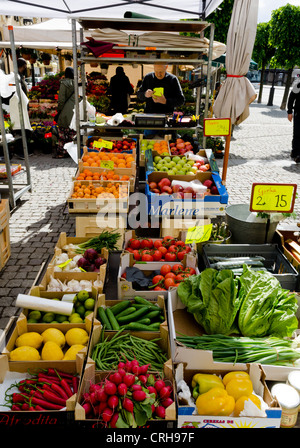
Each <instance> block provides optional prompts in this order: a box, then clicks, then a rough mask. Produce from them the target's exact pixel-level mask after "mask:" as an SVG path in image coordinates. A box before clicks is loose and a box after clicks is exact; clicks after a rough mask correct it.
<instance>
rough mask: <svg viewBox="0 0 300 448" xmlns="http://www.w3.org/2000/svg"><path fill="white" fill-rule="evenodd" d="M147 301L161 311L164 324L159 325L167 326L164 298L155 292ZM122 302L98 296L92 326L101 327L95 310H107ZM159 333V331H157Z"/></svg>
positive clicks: (102, 295)
mask: <svg viewBox="0 0 300 448" xmlns="http://www.w3.org/2000/svg"><path fill="white" fill-rule="evenodd" d="M147 300H149V302H151V303H153V304H157V305H158V307H159V308H162V309H163V314H164V317H165V320H164V322H162V323H161V325H163V326H167V325H168V323H167V311H166V307H165V298H164V296H162V295H158V294H157V292H156V291H153V298H151V299H150V298H149V299H147ZM120 302H123V300H106V299H105V295H104V294H100V295H99V297H98V300H97V303H96V307H95V314H94V325H101V322H100V321H99V319H98V313H97V310H98V308H99V307H100V306H102V307H104V308H107V307H111V306H113V305H117V304H118V303H120ZM131 302H132V304H133V306H134V303H135V302H134V299H133V298H132V301H131ZM141 319H142V317H141ZM105 331H107V332H108V333H110V332H111V331H113V330H108V329H106V330H105ZM151 333H153V331H151ZM158 333H159V331H158Z"/></svg>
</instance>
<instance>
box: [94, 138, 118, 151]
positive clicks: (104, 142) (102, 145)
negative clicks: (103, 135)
mask: <svg viewBox="0 0 300 448" xmlns="http://www.w3.org/2000/svg"><path fill="white" fill-rule="evenodd" d="M93 147H94V148H107V149H112V147H113V142H110V141H108V140H102V139H100V140H97V141H94V142H93Z"/></svg>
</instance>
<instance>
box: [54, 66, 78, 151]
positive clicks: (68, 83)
mask: <svg viewBox="0 0 300 448" xmlns="http://www.w3.org/2000/svg"><path fill="white" fill-rule="evenodd" d="M74 107H75V90H74V69H73V68H72V67H67V68H66V70H65V77H64V78H63V79H62V80H61V81H60V87H59V92H58V107H57V112H58V114H59V116H58V119H57V125H58V146H57V154H56V158H58V159H61V158H63V157H68V153H67V151H66V150H65V149H64V145H65V144H66V143H67V142H70V141H72V140H73V138H74V136H75V135H76V132H75V131H73V130H72V129H70V127H69V126H70V123H71V120H72V118H73V114H74Z"/></svg>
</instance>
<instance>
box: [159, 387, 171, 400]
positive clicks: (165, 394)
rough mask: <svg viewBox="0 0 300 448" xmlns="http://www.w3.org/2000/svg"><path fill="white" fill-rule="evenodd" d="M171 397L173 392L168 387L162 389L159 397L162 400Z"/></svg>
mask: <svg viewBox="0 0 300 448" xmlns="http://www.w3.org/2000/svg"><path fill="white" fill-rule="evenodd" d="M170 395H171V391H170V390H169V389H168V388H167V387H162V388H161V389H160V391H159V396H160V398H161V399H162V400H165V399H166V398H169V396H170Z"/></svg>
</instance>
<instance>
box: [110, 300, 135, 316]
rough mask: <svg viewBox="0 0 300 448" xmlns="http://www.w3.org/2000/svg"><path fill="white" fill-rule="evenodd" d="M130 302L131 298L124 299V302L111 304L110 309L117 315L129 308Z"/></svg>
mask: <svg viewBox="0 0 300 448" xmlns="http://www.w3.org/2000/svg"><path fill="white" fill-rule="evenodd" d="M130 304H131V302H130V300H122V302H120V303H116V305H113V306H111V307H110V309H111V311H112V313H113V315H114V316H116V314H118V313H120V312H121V311H123V310H125V309H126V308H128V307H129V305H130Z"/></svg>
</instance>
